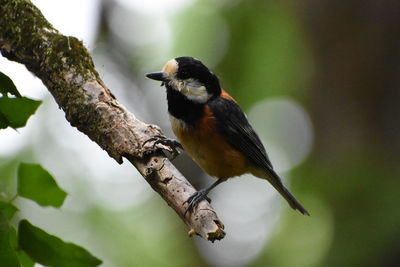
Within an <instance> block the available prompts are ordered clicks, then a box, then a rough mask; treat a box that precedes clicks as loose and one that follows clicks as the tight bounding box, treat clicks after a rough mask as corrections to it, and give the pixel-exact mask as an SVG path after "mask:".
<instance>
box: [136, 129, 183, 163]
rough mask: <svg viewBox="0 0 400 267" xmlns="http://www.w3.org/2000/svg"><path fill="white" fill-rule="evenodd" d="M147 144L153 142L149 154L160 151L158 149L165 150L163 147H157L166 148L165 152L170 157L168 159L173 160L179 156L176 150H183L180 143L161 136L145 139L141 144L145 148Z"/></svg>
mask: <svg viewBox="0 0 400 267" xmlns="http://www.w3.org/2000/svg"><path fill="white" fill-rule="evenodd" d="M149 142H153V145H152V150H151V151H150V152H149V153H151V152H154V151H156V150H160V149H161V150H165V149H164V148H163V147H159V146H158V145H163V146H164V147H167V148H168V149H166V150H167V151H168V152H169V153H170V154H171V155H172V156H171V157H169V158H170V159H174V158H175V157H177V156H178V155H179V151H178V150H177V148H180V149H182V150H183V147H182V145H181V143H179V142H178V141H177V140H175V139H169V138H167V137H165V136H163V135H155V136H153V137H151V138H149V139H147V140H146V141H145V142H144V143H143V146H145V144H147V143H149Z"/></svg>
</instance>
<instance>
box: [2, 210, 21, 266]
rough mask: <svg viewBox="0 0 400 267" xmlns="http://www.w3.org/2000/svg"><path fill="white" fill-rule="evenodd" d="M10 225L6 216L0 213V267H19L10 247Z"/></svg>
mask: <svg viewBox="0 0 400 267" xmlns="http://www.w3.org/2000/svg"><path fill="white" fill-rule="evenodd" d="M11 238H12V236H11V232H10V225H9V224H8V221H7V218H6V216H4V214H3V213H2V212H0V263H1V266H7V267H19V266H20V265H19V262H18V258H17V254H16V253H15V251H14V249H13V247H12V246H11V242H10V239H11Z"/></svg>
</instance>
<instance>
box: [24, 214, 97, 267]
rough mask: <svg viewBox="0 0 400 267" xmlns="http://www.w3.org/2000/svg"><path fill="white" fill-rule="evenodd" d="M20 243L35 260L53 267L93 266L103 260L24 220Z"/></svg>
mask: <svg viewBox="0 0 400 267" xmlns="http://www.w3.org/2000/svg"><path fill="white" fill-rule="evenodd" d="M18 243H19V247H20V248H21V249H23V250H24V251H25V252H26V253H27V254H28V255H29V256H30V257H31V258H32V259H33V260H34V261H35V262H38V263H40V264H42V265H45V266H53V267H70V266H74V267H92V266H98V265H100V264H101V260H99V259H97V258H96V257H94V256H92V255H91V254H90V253H89V252H88V251H87V250H86V249H84V248H82V247H80V246H77V245H75V244H72V243H67V242H64V241H62V240H61V239H60V238H58V237H56V236H53V235H50V234H48V233H46V232H45V231H43V230H42V229H40V228H38V227H36V226H33V225H32V224H31V223H30V222H28V221H27V220H22V221H21V222H20V223H19V226H18Z"/></svg>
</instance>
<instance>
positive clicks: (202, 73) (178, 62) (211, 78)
mask: <svg viewBox="0 0 400 267" xmlns="http://www.w3.org/2000/svg"><path fill="white" fill-rule="evenodd" d="M146 77H148V78H150V79H153V80H157V81H161V82H162V83H161V86H163V85H165V86H166V87H167V88H169V89H172V90H176V91H178V92H179V93H181V94H182V95H184V96H185V97H186V98H187V99H189V100H191V101H193V102H196V103H206V102H207V101H208V100H210V99H211V98H213V97H216V96H219V95H220V93H221V87H220V85H219V81H218V78H217V76H215V75H214V73H212V72H211V71H210V70H209V69H208V68H207V67H206V66H205V65H204V64H203V63H202V62H201V61H200V60H197V59H195V58H192V57H177V58H174V59H171V60H170V61H168V62H167V63H166V64H165V65H164V67H163V68H162V70H161V71H160V72H153V73H148V74H146Z"/></svg>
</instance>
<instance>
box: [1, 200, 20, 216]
mask: <svg viewBox="0 0 400 267" xmlns="http://www.w3.org/2000/svg"><path fill="white" fill-rule="evenodd" d="M17 211H18V209H17V208H16V207H15V206H14V205H13V204H11V203H8V202H5V201H2V200H0V212H2V213H3V214H4V216H6V218H7V219H8V220H10V219H11V218H12V217H13V216H14V214H15V213H16V212H17Z"/></svg>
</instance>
